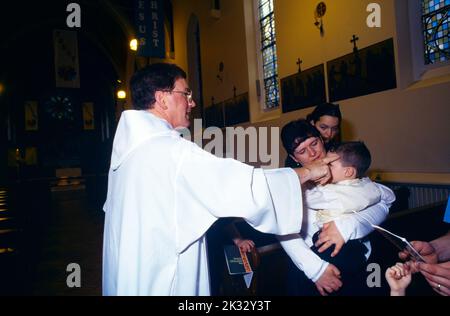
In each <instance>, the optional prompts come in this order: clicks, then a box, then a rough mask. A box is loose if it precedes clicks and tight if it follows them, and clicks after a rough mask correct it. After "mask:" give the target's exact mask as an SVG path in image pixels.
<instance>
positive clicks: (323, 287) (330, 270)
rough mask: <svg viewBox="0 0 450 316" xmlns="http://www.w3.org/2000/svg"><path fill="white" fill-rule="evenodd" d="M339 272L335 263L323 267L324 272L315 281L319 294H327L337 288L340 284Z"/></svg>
mask: <svg viewBox="0 0 450 316" xmlns="http://www.w3.org/2000/svg"><path fill="white" fill-rule="evenodd" d="M340 278H341V272H340V271H339V269H338V268H336V266H335V265H332V264H331V263H330V264H329V265H328V267H327V268H326V269H325V272H324V273H323V274H322V275H321V276H320V278H319V279H318V280H317V281H316V288H317V290H318V291H319V292H320V295H322V296H327V295H328V293H332V292H334V291H337V290H339V288H340V287H341V286H342V281H341V280H340Z"/></svg>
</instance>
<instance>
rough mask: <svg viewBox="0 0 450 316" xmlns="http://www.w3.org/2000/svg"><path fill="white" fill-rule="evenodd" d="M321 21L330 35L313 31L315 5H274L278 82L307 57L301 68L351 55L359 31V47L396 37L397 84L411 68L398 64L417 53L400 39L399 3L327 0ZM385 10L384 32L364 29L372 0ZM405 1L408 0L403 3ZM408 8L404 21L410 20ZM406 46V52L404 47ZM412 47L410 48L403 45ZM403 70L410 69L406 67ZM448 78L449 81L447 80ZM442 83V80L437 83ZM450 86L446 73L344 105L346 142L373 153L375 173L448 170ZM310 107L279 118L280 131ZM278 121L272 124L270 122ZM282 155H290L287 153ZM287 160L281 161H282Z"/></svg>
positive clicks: (278, 0) (288, 1) (307, 1)
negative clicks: (415, 85) (428, 81)
mask: <svg viewBox="0 0 450 316" xmlns="http://www.w3.org/2000/svg"><path fill="white" fill-rule="evenodd" d="M325 2H326V4H327V12H326V14H325V16H324V18H323V20H324V28H325V36H324V37H320V35H319V30H318V29H317V28H316V27H315V26H314V24H313V23H314V21H315V20H314V15H313V12H314V8H315V6H316V4H317V1H312V0H302V1H296V0H275V17H276V28H277V34H276V36H277V45H278V56H279V64H278V66H279V74H280V78H283V77H286V76H288V75H290V74H292V73H294V72H296V70H297V65H296V60H297V58H298V57H300V58H301V59H302V60H303V65H302V66H303V69H306V68H309V67H312V66H314V65H317V64H320V63H326V62H327V61H328V60H331V59H334V58H336V57H339V56H342V55H345V54H348V53H350V52H351V51H352V43H350V39H351V38H352V35H353V34H356V35H357V36H358V37H359V38H360V40H359V41H358V47H366V46H368V45H371V44H373V43H376V42H379V41H382V40H385V39H387V38H390V37H393V38H394V43H395V47H396V54H398V52H399V48H400V49H401V52H402V55H401V56H398V55H397V56H396V58H397V79H398V82H399V81H400V80H401V81H403V82H407V81H409V78H405V76H407V75H408V69H401V68H399V66H398V64H399V60H402V59H408V58H409V56H407V54H410V53H411V49H410V47H409V46H407V45H405V44H402V43H406V44H408V41H407V40H405V38H397V30H398V29H397V27H398V24H399V23H398V22H399V21H398V20H396V17H395V16H396V14H395V1H394V0H378V1H364V0H339V1H325ZM371 2H377V3H379V4H380V5H381V10H382V11H381V12H382V27H381V28H369V27H367V25H366V18H367V16H368V14H369V13H368V12H366V7H367V4H368V3H371ZM404 2H405V3H406V1H404ZM406 15H407V11H402V12H401V13H400V14H399V16H400V19H401V18H402V16H403V18H406ZM399 43H401V44H400V45H403V46H402V47H399ZM405 46H406V47H405ZM402 66H403V67H404V68H406V67H411V65H408V64H403V65H402ZM444 78H445V77H444ZM438 81H439V80H438ZM449 100H450V83H449V81H448V76H447V78H446V79H444V80H440V83H438V84H430V85H428V86H426V87H423V88H411V87H410V88H408V87H405V88H397V89H394V90H389V91H385V92H380V93H375V94H371V95H367V96H362V97H357V98H353V99H348V100H343V101H339V102H338V103H339V104H340V105H341V110H342V114H343V117H344V119H345V122H344V126H343V137H344V139H346V140H355V139H361V140H364V141H365V142H366V143H367V144H368V146H369V148H370V149H371V152H372V155H373V164H372V168H373V169H377V170H382V171H389V172H417V173H449V172H450V128H449V119H450V102H449ZM311 109H312V108H310V109H306V110H300V111H295V112H292V113H288V114H283V115H282V116H281V117H280V118H279V119H277V120H275V122H278V123H279V125H280V126H282V125H283V124H284V123H286V122H288V121H289V120H290V119H293V118H297V117H304V116H305V115H306V114H307V113H309V112H310V111H311ZM272 124H273V123H272ZM281 152H282V155H283V156H284V155H285V153H284V151H283V150H281ZM281 161H282V160H281Z"/></svg>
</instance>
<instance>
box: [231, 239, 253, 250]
mask: <svg viewBox="0 0 450 316" xmlns="http://www.w3.org/2000/svg"><path fill="white" fill-rule="evenodd" d="M233 242H234V244H235V245H236V246H238V247H239V248H240V249H241V250H242V251H244V252H252V250H253V248H255V243H254V242H253V240H250V239H241V238H234V239H233Z"/></svg>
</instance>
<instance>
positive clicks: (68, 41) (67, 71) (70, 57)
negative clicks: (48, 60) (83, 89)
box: [53, 30, 80, 88]
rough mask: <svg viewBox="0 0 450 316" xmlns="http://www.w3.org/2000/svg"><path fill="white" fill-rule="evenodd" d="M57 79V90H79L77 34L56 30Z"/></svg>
mask: <svg viewBox="0 0 450 316" xmlns="http://www.w3.org/2000/svg"><path fill="white" fill-rule="evenodd" d="M53 43H54V46H55V77H56V87H57V88H79V87H80V70H79V64H78V41H77V32H75V31H65V30H54V31H53Z"/></svg>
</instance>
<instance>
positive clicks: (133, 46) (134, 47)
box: [130, 38, 138, 51]
mask: <svg viewBox="0 0 450 316" xmlns="http://www.w3.org/2000/svg"><path fill="white" fill-rule="evenodd" d="M130 49H131V50H134V51H137V49H138V41H137V39H135V38H133V39H132V40H131V41H130Z"/></svg>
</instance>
